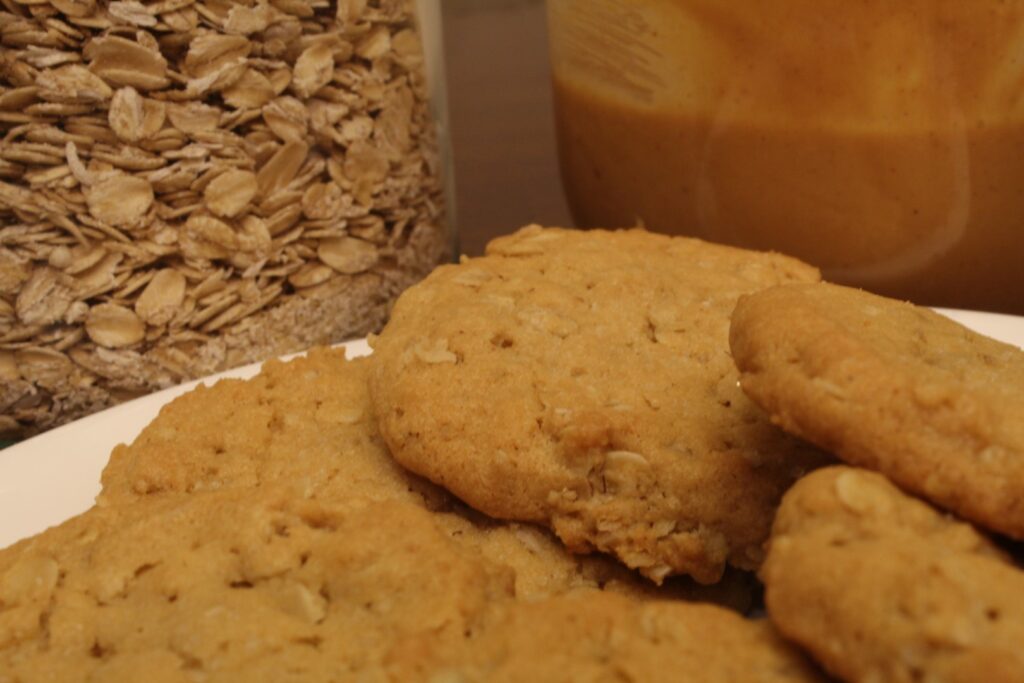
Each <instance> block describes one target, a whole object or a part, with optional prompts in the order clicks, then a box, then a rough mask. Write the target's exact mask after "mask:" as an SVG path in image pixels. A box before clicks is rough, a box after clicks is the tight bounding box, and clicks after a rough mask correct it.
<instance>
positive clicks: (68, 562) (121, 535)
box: [0, 487, 818, 683]
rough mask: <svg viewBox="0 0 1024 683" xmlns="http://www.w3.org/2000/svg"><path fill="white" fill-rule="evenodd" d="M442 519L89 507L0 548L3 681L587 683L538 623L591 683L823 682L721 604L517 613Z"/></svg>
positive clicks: (219, 502) (392, 506)
mask: <svg viewBox="0 0 1024 683" xmlns="http://www.w3.org/2000/svg"><path fill="white" fill-rule="evenodd" d="M437 520H438V518H437V517H436V516H435V515H433V514H432V513H430V512H428V511H426V510H424V509H423V508H422V507H420V506H418V505H414V504H410V503H408V502H400V501H377V502H374V501H367V500H360V499H357V498H350V499H347V500H345V501H336V502H332V503H329V504H328V503H323V502H320V501H310V500H301V499H297V498H295V497H294V495H292V493H291V492H288V491H277V490H275V489H274V488H272V487H271V488H261V489H259V490H256V489H233V490H222V491H201V492H195V493H192V494H180V493H170V494H166V495H163V496H148V497H144V498H141V499H139V500H138V501H135V502H126V503H123V504H120V505H114V506H108V507H97V508H93V509H92V510H90V511H89V512H87V513H85V514H83V515H81V516H79V517H77V518H75V519H72V520H70V521H68V522H65V523H64V524H62V525H60V526H59V527H55V528H53V529H50V530H48V531H46V532H44V533H43V534H40V535H39V536H37V537H35V538H32V539H28V540H25V541H22V542H21V543H18V544H16V545H15V546H12V547H11V548H8V549H5V550H0V681H14V682H18V681H37V680H60V681H64V680H75V681H104V682H107V681H109V682H112V683H117V682H119V681H126V682H127V681H138V680H153V681H168V682H171V681H173V682H175V683H178V682H182V683H183V682H185V681H193V680H197V679H198V680H207V681H211V682H212V683H217V682H223V683H227V682H229V681H257V682H259V681H268V682H269V681H275V682H288V681H294V682H296V683H297V682H299V681H302V682H304V683H305V682H312V683H317V682H320V681H323V682H325V683H326V682H327V681H356V680H358V681H408V680H428V679H429V680H449V678H450V676H449V677H445V675H444V674H445V671H452V670H454V671H458V672H462V673H461V677H460V678H459V679H458V680H466V681H485V680H495V679H494V678H493V677H492V675H491V674H492V672H493V673H498V674H500V673H503V672H505V671H507V670H508V669H509V667H510V666H511V667H512V672H513V676H512V679H513V680H526V678H524V677H523V676H515V675H514V673H515V671H516V668H515V667H516V666H517V665H519V664H520V663H523V662H526V661H530V662H533V663H534V666H535V668H534V669H533V670H532V671H531V673H536V674H537V676H538V677H539V678H540V679H543V680H577V678H576V677H575V676H574V675H573V669H571V668H570V669H563V668H562V666H561V665H562V664H563V663H564V658H561V659H560V658H559V657H558V654H559V650H560V648H559V647H555V646H554V645H555V642H554V641H551V640H549V641H548V642H546V643H545V645H546V647H547V650H546V651H545V652H544V653H543V654H544V656H543V657H538V656H537V654H538V651H537V650H536V645H537V640H538V639H537V638H536V637H534V638H531V637H530V636H531V630H530V628H529V627H530V625H531V624H535V625H538V626H543V627H544V628H545V629H547V630H546V631H545V633H550V632H556V633H557V634H558V639H559V640H558V642H559V643H562V644H565V643H571V644H572V648H574V650H575V651H577V652H579V653H581V654H582V653H585V654H587V655H589V656H588V657H587V658H586V659H585V660H584V661H582V662H581V665H582V666H585V667H586V669H584V671H585V672H586V673H589V674H592V675H593V679H592V680H611V679H613V678H616V677H617V676H616V674H617V673H618V672H620V671H622V670H623V669H625V670H639V671H650V672H654V673H655V675H654V676H653V677H652V678H651V679H650V680H666V681H667V680H676V672H677V671H679V670H695V671H701V672H702V673H703V675H702V676H701V679H702V680H709V681H719V680H721V681H726V680H735V678H736V675H735V672H736V671H737V670H738V667H739V666H741V665H742V662H751V663H756V665H757V666H756V667H755V668H754V669H752V670H750V678H749V680H753V681H764V683H780V682H782V681H797V682H799V681H815V680H818V679H817V678H816V677H814V675H813V674H811V673H810V672H809V671H808V664H807V662H806V660H804V659H803V657H802V656H801V655H800V654H799V653H797V652H796V651H795V649H793V648H791V647H789V646H786V645H785V644H783V643H782V642H781V640H780V639H779V637H778V636H777V635H776V634H775V633H774V632H773V631H772V630H771V629H770V628H766V627H765V625H763V624H761V625H755V624H753V623H750V622H747V621H746V620H744V619H742V618H741V617H739V616H738V615H736V614H734V613H731V612H728V611H726V610H723V609H721V608H718V607H712V606H705V605H693V604H689V603H684V602H670V601H639V600H632V599H629V598H626V597H623V596H613V595H612V594H609V593H601V592H594V591H585V592H581V593H579V594H574V596H573V597H572V598H566V599H560V598H555V599H549V600H536V601H531V602H529V603H522V602H518V601H516V600H514V599H513V582H512V572H511V570H510V569H509V567H507V566H505V565H503V564H501V563H500V562H495V561H493V560H491V559H490V558H488V557H486V556H485V555H484V554H482V553H481V552H479V548H478V547H477V546H476V545H475V543H473V542H472V540H471V539H467V538H464V537H461V536H453V535H451V534H449V533H448V532H447V530H446V529H445V528H444V527H443V525H440V524H438V522H437ZM623 622H625V623H623ZM709 625H710V627H711V628H713V631H712V632H713V633H714V634H715V636H716V637H717V638H719V639H721V640H720V641H719V640H708V637H709V632H708V629H709ZM612 626H616V630H614V631H613V630H612V629H611V627H612ZM506 634H509V635H510V636H512V637H506ZM692 635H697V636H698V637H699V638H703V639H702V640H699V641H698V642H700V643H704V646H702V647H695V646H694V644H693V643H692V642H689V641H690V638H688V636H692ZM680 639H685V640H686V641H687V642H684V643H683V644H682V647H681V646H680V643H679V640H680ZM476 645H480V646H481V647H476ZM731 648H736V650H738V651H739V653H741V654H740V655H739V656H735V655H736V653H735V652H733V651H732V649H731ZM424 655H426V656H425V657H424ZM439 658H440V661H439ZM432 663H439V664H443V667H444V671H437V670H436V669H437V667H433V666H431V664H432ZM416 672H420V673H421V674H422V675H416ZM428 673H429V674H434V675H431V676H428V675H427V674H428ZM507 678H508V677H507V676H506V679H507ZM744 678H747V677H746V676H744ZM530 680H532V678H531V679H530Z"/></svg>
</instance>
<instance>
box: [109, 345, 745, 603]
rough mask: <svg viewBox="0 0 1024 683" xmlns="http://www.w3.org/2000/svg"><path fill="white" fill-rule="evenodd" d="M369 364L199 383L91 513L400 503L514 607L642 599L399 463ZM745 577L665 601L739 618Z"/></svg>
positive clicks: (145, 439) (299, 367)
mask: <svg viewBox="0 0 1024 683" xmlns="http://www.w3.org/2000/svg"><path fill="white" fill-rule="evenodd" d="M373 363H374V359H373V358H372V357H370V358H356V359H353V360H346V358H345V353H344V351H343V350H341V349H313V350H312V351H310V352H309V353H308V354H307V355H306V356H304V357H302V358H297V359H295V360H291V361H289V362H281V361H270V362H268V363H266V364H265V365H264V366H263V369H262V371H261V372H260V374H259V375H257V376H256V377H254V378H252V379H249V380H222V381H220V382H218V383H217V384H215V385H214V386H212V387H205V386H201V387H198V388H196V389H195V390H193V391H191V392H189V393H188V394H185V395H183V396H181V397H179V398H177V399H176V400H174V401H173V402H171V403H170V404H168V405H167V406H165V407H164V408H163V409H162V411H161V412H160V415H159V416H158V417H157V418H156V419H155V420H154V421H153V422H152V423H151V424H150V425H148V426H147V427H146V428H145V429H144V430H143V431H142V433H141V434H140V435H139V436H138V438H137V439H136V440H135V441H134V442H133V443H132V444H130V445H122V446H118V447H117V448H115V449H114V452H113V454H112V456H111V459H110V462H109V463H108V465H107V467H106V469H105V470H104V472H103V491H102V493H101V494H100V497H99V503H100V505H117V504H122V503H125V502H130V501H132V500H136V499H138V498H140V497H147V496H160V495H165V494H173V493H189V492H197V491H204V490H224V489H232V488H234V489H245V488H253V489H255V488H265V487H268V486H278V487H288V488H290V489H292V490H293V491H294V492H295V495H297V496H298V497H300V498H312V499H316V500H320V501H325V502H337V501H345V500H347V499H349V498H353V497H359V498H369V499H373V500H379V501H403V502H407V503H411V504H415V505H418V506H420V507H423V508H426V509H428V510H431V511H433V512H435V514H436V515H437V521H438V523H439V524H440V525H441V526H442V527H443V528H445V529H446V530H447V533H449V534H451V535H453V536H461V537H463V538H466V539H471V540H472V541H473V542H474V543H476V544H477V545H478V546H479V548H480V549H481V552H483V553H484V554H485V555H487V556H488V557H490V558H491V559H493V560H494V561H496V562H500V563H502V564H507V565H509V566H511V567H513V568H514V569H515V575H516V592H517V595H519V596H520V597H523V598H536V597H538V596H543V595H550V594H557V593H560V592H564V591H566V590H569V589H571V588H575V587H580V586H589V587H604V588H608V589H610V590H616V591H620V592H627V593H633V594H648V593H651V591H650V590H649V589H648V587H647V586H646V585H645V583H646V582H643V581H641V580H639V577H637V576H635V575H634V574H633V573H631V572H628V571H625V570H624V569H623V568H621V567H620V566H618V565H617V563H615V562H613V561H611V560H609V559H607V558H602V557H599V556H586V557H583V556H574V555H572V554H570V553H568V552H566V550H565V548H564V547H563V546H562V544H561V543H559V542H558V540H557V539H555V538H553V537H552V535H551V534H550V533H549V532H548V531H547V530H544V529H541V528H539V527H535V526H533V525H530V524H519V523H508V522H496V521H494V520H491V519H489V518H487V517H485V516H484V515H481V514H479V513H477V512H475V511H473V510H471V509H469V508H467V507H466V506H465V505H463V504H461V503H460V502H459V501H456V500H454V499H453V498H452V497H451V496H450V495H448V494H447V492H445V491H444V490H443V489H441V488H439V487H437V486H435V485H434V484H431V483H430V482H428V481H426V480H425V479H421V478H420V477H418V476H417V475H415V474H412V473H410V472H408V471H406V470H405V469H403V468H402V467H401V466H399V465H398V464H397V463H396V462H395V461H394V459H393V458H392V457H391V456H390V454H389V453H388V451H387V448H386V446H385V445H384V442H383V440H382V439H381V438H380V435H379V433H378V431H377V426H376V423H375V422H374V420H373V417H372V411H371V406H370V399H369V394H368V390H367V384H366V383H367V374H368V372H369V368H370V367H371V366H372V364H373ZM754 591H755V586H754V581H753V579H752V577H749V576H745V575H743V574H742V573H740V572H734V573H731V574H730V575H728V576H727V577H726V580H725V581H724V582H722V584H721V585H718V586H716V587H714V588H710V587H709V588H704V587H699V586H696V585H694V584H692V583H691V582H687V581H677V582H674V583H673V584H672V585H671V586H670V587H669V591H668V593H669V594H672V595H675V596H678V597H685V598H692V599H699V600H709V601H713V602H716V603H720V604H726V605H729V606H730V607H733V608H735V609H738V610H741V611H742V610H745V609H746V608H747V607H748V606H749V605H750V603H751V601H752V599H753V594H754Z"/></svg>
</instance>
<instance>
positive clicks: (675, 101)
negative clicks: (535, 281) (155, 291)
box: [548, 0, 1024, 313]
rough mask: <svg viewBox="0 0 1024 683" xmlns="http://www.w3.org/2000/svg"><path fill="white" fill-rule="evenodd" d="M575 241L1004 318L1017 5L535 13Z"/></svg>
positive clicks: (706, 6)
mask: <svg viewBox="0 0 1024 683" xmlns="http://www.w3.org/2000/svg"><path fill="white" fill-rule="evenodd" d="M548 9H549V28H550V35H551V48H552V61H553V71H554V84H555V95H556V111H557V124H558V133H559V145H560V154H561V162H562V171H563V177H564V181H565V186H566V191H567V194H568V198H569V201H570V204H571V207H572V210H573V213H574V216H575V218H576V220H577V222H578V223H579V224H580V225H581V226H597V225H602V226H604V225H629V224H635V223H636V222H637V221H641V222H643V223H644V224H645V225H646V226H647V227H649V228H651V229H654V230H659V231H664V232H670V233H683V234H690V235H695V236H698V237H702V238H707V239H711V240H716V241H722V242H730V243H734V244H737V245H741V246H745V247H753V248H761V249H775V250H779V251H783V252H786V253H789V254H792V255H794V256H798V257H800V258H803V259H805V260H807V261H809V262H811V263H813V264H815V265H817V266H820V267H821V268H822V269H823V271H824V274H825V276H826V277H827V278H829V279H832V280H834V281H838V282H845V283H850V284H854V285H859V286H863V287H866V288H868V289H872V290H875V291H878V292H881V293H883V294H888V295H893V296H899V297H905V298H910V299H912V300H914V301H916V302H919V303H923V304H932V305H946V306H958V307H969V308H980V309H989V310H999V311H1006V312H1015V313H1024V276H1022V273H1024V191H1022V182H1024V154H1022V153H1021V150H1022V149H1024V100H1022V99H1021V92H1022V90H1021V82H1022V80H1021V79H1022V78H1024V61H1022V60H1021V59H1020V54H1019V53H1020V49H1021V44H1022V41H1024V3H1021V2H1004V1H1003V0H972V1H971V2H964V1H963V0H907V1H904V2H891V1H890V0H864V1H860V2H849V1H848V0H760V1H759V2H753V1H748V0H742V1H726V0H635V1H629V2H627V1H625V0H548Z"/></svg>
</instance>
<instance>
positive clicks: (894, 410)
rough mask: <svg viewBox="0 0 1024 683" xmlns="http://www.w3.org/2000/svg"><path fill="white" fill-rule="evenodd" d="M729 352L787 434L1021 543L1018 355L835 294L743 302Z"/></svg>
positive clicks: (1023, 453)
mask: <svg viewBox="0 0 1024 683" xmlns="http://www.w3.org/2000/svg"><path fill="white" fill-rule="evenodd" d="M731 346H732V352H733V355H734V357H735V359H736V363H737V365H738V366H739V369H740V371H741V383H742V386H743V389H744V391H746V392H747V394H748V395H749V396H750V397H751V398H753V399H754V401H756V402H757V403H758V404H760V405H761V406H762V407H763V408H764V409H765V410H767V411H768V412H769V413H770V414H771V416H772V420H773V421H774V422H775V423H776V424H779V425H781V426H782V427H783V429H785V430H786V431H788V432H791V433H792V434H796V435H798V436H801V437H803V438H805V439H808V440H810V441H812V442H814V443H816V444H818V445H819V446H821V447H822V448H824V449H825V450H828V451H830V452H834V453H835V454H836V455H838V456H839V457H840V458H841V459H842V460H845V461H846V462H848V463H850V464H853V465H857V466H860V467H866V468H868V469H872V470H877V471H879V472H881V473H882V474H884V475H886V476H887V477H889V478H890V479H892V480H893V481H894V482H896V483H897V484H899V485H900V486H901V487H903V488H905V489H907V490H909V491H912V492H914V493H917V494H919V495H921V496H923V497H925V498H927V499H929V500H930V501H932V502H933V503H935V504H936V505H938V506H940V507H943V508H945V509H947V510H951V511H953V512H955V513H957V514H958V515H960V516H962V517H965V518H967V519H969V520H971V521H973V522H975V523H977V524H980V525H982V526H985V527H987V528H989V529H993V530H995V531H1000V532H1002V533H1005V534H1008V535H1010V536H1013V537H1015V538H1018V539H1024V351H1021V350H1020V349H1018V348H1016V347H1014V346H1010V345H1008V344H1003V343H1001V342H998V341H995V340H993V339H989V338H987V337H985V336H982V335H980V334H977V333H975V332H972V331H971V330H968V329H967V328H966V327H963V326H962V325H960V324H958V323H956V322H953V321H952V320H949V319H948V318H946V317H944V316H941V315H939V314H938V313H935V312H933V311H930V310H928V309H925V308H920V307H917V306H913V305H911V304H907V303H902V302H898V301H894V300H891V299H886V298H883V297H879V296H875V295H873V294H868V293H866V292H862V291H858V290H855V289H850V288H846V287H839V286H837V285H830V284H815V285H792V286H787V287H780V288H777V289H771V290H766V291H763V292H760V293H758V294H756V295H753V296H750V297H747V298H743V299H741V300H740V302H739V304H738V305H737V307H736V312H735V314H734V315H733V324H732V330H731Z"/></svg>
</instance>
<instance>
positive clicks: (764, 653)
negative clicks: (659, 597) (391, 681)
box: [395, 590, 825, 683]
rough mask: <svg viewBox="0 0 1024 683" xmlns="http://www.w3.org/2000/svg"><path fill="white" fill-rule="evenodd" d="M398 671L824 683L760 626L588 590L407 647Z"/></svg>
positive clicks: (499, 677)
mask: <svg viewBox="0 0 1024 683" xmlns="http://www.w3.org/2000/svg"><path fill="white" fill-rule="evenodd" d="M395 662H396V664H397V666H396V672H398V673H399V674H400V675H399V678H400V679H403V680H429V681H460V682H464V683H476V682H479V683H503V682H504V683H513V682H525V681H566V682H569V681H644V682H648V683H655V682H659V681H664V682H665V683H670V682H671V683H674V682H676V681H701V682H702V683H716V682H722V683H726V682H730V683H731V682H734V681H765V682H769V681H771V682H772V683H787V682H789V683H795V682H797V681H824V680H825V677H824V676H822V675H821V674H820V673H818V672H817V670H816V669H815V668H814V667H813V666H812V665H810V664H809V662H808V660H807V659H805V657H804V656H803V655H802V654H801V653H799V652H798V651H797V650H796V648H794V647H793V646H791V645H789V644H788V643H786V642H785V641H783V640H782V638H781V637H779V635H778V633H777V632H776V631H775V629H774V628H773V627H772V626H771V625H770V624H769V623H767V621H765V620H761V621H752V620H747V619H743V618H742V617H740V616H738V615H736V614H734V613H732V612H729V611H727V610H723V609H721V608H718V607H714V606H711V605H693V604H689V603H681V602H664V601H652V602H638V601H635V600H629V599H628V598H625V597H622V596H619V595H615V594H612V593H598V592H595V591H588V590H581V591H577V592H575V593H571V594H569V595H564V596H559V597H555V598H552V599H549V600H545V601H542V602H536V603H503V604H502V605H500V606H499V607H498V608H497V609H496V610H495V611H494V613H493V614H491V615H489V619H488V620H487V622H486V624H485V625H484V626H483V627H482V628H479V629H477V630H476V631H473V632H470V633H467V634H466V637H465V638H464V639H463V640H462V641H457V640H454V639H451V640H447V641H445V642H444V643H443V644H442V645H441V646H438V645H437V644H436V643H434V642H433V640H432V639H430V638H423V637H420V638H413V639H410V640H409V641H407V643H406V644H405V647H404V648H403V649H402V650H400V651H399V652H398V653H397V654H396V656H395Z"/></svg>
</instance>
